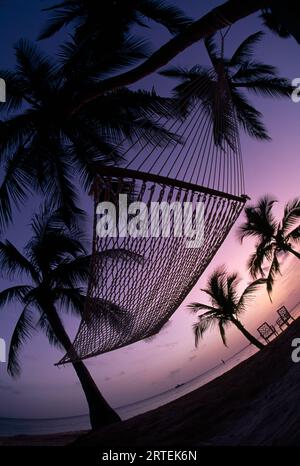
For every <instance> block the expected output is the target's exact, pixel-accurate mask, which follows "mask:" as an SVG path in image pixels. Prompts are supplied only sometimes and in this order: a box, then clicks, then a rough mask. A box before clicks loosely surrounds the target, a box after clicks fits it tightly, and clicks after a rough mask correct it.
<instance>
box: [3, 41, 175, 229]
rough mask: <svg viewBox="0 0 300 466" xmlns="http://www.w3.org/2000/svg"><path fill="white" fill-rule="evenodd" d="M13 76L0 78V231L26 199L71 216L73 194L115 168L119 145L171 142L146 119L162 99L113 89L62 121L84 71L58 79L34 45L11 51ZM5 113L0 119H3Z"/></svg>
mask: <svg viewBox="0 0 300 466" xmlns="http://www.w3.org/2000/svg"><path fill="white" fill-rule="evenodd" d="M16 57H17V67H16V70H15V71H1V72H0V74H1V76H2V77H3V79H5V80H6V82H7V102H6V103H4V104H1V110H2V111H3V115H4V118H3V120H2V121H0V163H1V170H2V171H3V173H4V176H3V177H1V184H0V227H2V229H3V228H4V226H5V225H6V224H7V223H8V222H9V221H10V220H11V218H12V206H14V205H17V206H18V205H20V204H21V203H22V202H24V201H25V200H26V198H27V197H28V195H29V194H30V193H31V192H32V191H34V192H37V193H39V194H41V195H42V196H43V197H46V198H47V199H48V198H50V199H51V202H55V203H56V205H57V207H60V208H64V209H65V212H66V213H72V212H73V213H75V214H78V213H79V209H78V207H77V205H78V186H81V187H82V189H84V190H86V191H89V189H90V187H91V184H92V182H93V180H94V177H95V175H96V174H97V173H98V171H99V167H101V165H102V164H112V163H114V164H118V163H119V162H120V161H121V160H122V151H123V150H122V147H121V146H122V144H121V143H122V142H123V141H124V140H125V139H126V138H127V139H129V140H130V139H135V138H139V139H141V140H143V138H147V140H149V138H151V141H153V143H154V144H155V143H156V142H157V138H158V136H159V140H160V139H162V140H164V138H165V139H166V140H167V141H168V140H170V138H172V136H171V135H170V134H169V133H168V131H166V130H164V129H162V128H161V127H160V126H159V124H157V123H156V122H155V121H154V120H155V119H153V118H152V117H153V115H157V114H159V115H166V114H168V111H169V105H170V99H164V98H161V97H159V96H157V95H156V94H155V92H154V91H152V92H146V91H130V90H128V89H118V90H116V91H115V92H111V93H109V94H107V95H104V96H102V97H101V98H99V99H97V100H96V101H95V102H93V103H92V104H91V105H87V106H85V107H84V109H82V110H81V111H80V112H79V113H77V114H76V115H73V117H70V115H69V114H68V108H69V106H70V105H71V103H72V101H73V99H74V97H75V96H76V94H77V92H78V91H79V90H80V89H81V88H84V87H90V86H91V85H92V81H93V79H92V78H93V75H91V74H90V71H87V72H86V74H84V73H81V74H80V79H79V76H78V75H77V74H76V73H75V74H74V75H73V76H72V77H66V76H65V74H64V72H63V71H62V69H61V67H60V66H58V65H57V63H56V62H55V61H53V60H52V59H51V58H49V57H46V56H45V55H44V54H42V53H41V52H40V51H39V50H38V49H37V48H36V47H35V46H34V45H32V44H30V43H28V42H27V41H23V40H22V41H20V42H19V43H18V45H17V46H16ZM5 112H8V114H6V113H5Z"/></svg>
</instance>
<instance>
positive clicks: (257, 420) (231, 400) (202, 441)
mask: <svg viewBox="0 0 300 466" xmlns="http://www.w3.org/2000/svg"><path fill="white" fill-rule="evenodd" d="M297 337H298V338H299V337H300V318H298V319H297V320H296V321H295V322H293V323H292V324H291V325H290V326H289V327H288V328H287V329H286V330H285V331H284V332H283V333H281V334H280V335H279V336H278V337H277V338H276V339H275V340H273V341H272V342H271V343H269V345H268V346H267V347H266V348H265V349H264V350H263V351H260V352H258V353H256V354H254V355H253V356H251V357H249V358H248V359H246V360H245V361H243V362H241V363H239V364H238V365H237V366H235V367H234V368H232V369H230V370H229V371H228V372H226V373H224V374H223V375H221V376H219V377H217V378H216V379H214V380H212V381H211V382H209V383H207V384H205V385H203V386H201V387H200V388H198V389H196V390H194V391H193V392H190V393H189V394H187V395H184V396H182V397H181V398H178V399H177V400H175V401H171V402H169V403H168V404H166V405H164V406H161V407H159V408H156V409H154V410H152V411H148V412H147V413H144V414H140V415H138V416H135V417H133V418H130V419H128V420H126V421H123V422H122V423H118V424H114V425H112V426H108V427H106V428H104V429H102V430H101V431H97V432H85V431H79V432H67V433H63V434H46V435H30V436H27V435H21V436H20V435H19V436H14V437H1V438H0V446H21V445H24V446H25V445H26V446H29V445H36V446H42V445H44V446H54V445H70V444H73V443H74V445H77V446H99V447H100V446H105V447H118V446H159V445H161V446H175V445H178V444H180V445H182V444H184V445H187V446H192V445H194V446H200V445H300V429H299V428H298V426H299V425H300V410H299V405H300V393H299V390H298V386H299V385H300V365H297V364H296V363H293V362H292V360H291V352H292V349H291V342H292V340H293V338H297Z"/></svg>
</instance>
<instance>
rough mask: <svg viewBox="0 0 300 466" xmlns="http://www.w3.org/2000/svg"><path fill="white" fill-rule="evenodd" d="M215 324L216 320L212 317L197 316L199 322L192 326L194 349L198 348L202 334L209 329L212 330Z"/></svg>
mask: <svg viewBox="0 0 300 466" xmlns="http://www.w3.org/2000/svg"><path fill="white" fill-rule="evenodd" d="M216 323H217V319H215V318H214V317H211V316H206V314H202V315H201V316H199V321H198V322H196V323H195V324H194V325H193V331H194V336H195V346H196V347H197V346H198V344H199V341H200V340H201V339H202V338H203V335H204V333H205V332H206V331H207V330H208V329H209V328H212V327H213V326H214V325H215V324H216Z"/></svg>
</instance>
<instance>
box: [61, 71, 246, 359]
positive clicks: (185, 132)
mask: <svg viewBox="0 0 300 466" xmlns="http://www.w3.org/2000/svg"><path fill="white" fill-rule="evenodd" d="M211 77H214V79H215V80H216V81H218V86H220V85H222V86H223V88H222V89H223V91H222V93H221V95H220V94H219V93H217V94H216V100H215V106H216V108H218V109H219V110H220V109H221V110H220V111H219V112H218V118H214V116H213V115H212V111H211V109H210V108H209V107H208V106H207V105H206V103H205V102H204V101H203V99H202V98H201V96H203V95H205V93H207V92H209V83H208V82H207V81H205V80H204V81H203V79H198V78H196V79H194V80H192V81H191V83H190V85H189V86H187V87H186V89H185V92H184V93H183V97H182V99H181V100H180V103H179V104H178V103H177V104H176V107H174V109H173V111H172V113H171V114H170V115H169V114H167V113H166V114H165V115H164V116H162V117H160V118H159V119H156V123H157V124H160V125H162V126H163V128H164V131H165V134H163V135H162V137H158V134H154V133H155V132H154V133H153V139H151V140H150V138H149V137H147V136H146V135H145V137H144V138H143V140H142V141H141V140H140V139H138V138H136V140H134V141H130V143H129V142H128V148H127V149H126V151H125V154H124V157H125V159H126V160H127V163H126V164H124V166H123V167H116V166H114V167H103V169H101V173H99V175H98V176H97V178H96V180H95V185H94V189H93V196H94V225H93V251H92V259H91V269H90V277H89V284H88V291H87V299H86V305H85V311H84V315H83V318H82V321H81V323H80V326H79V330H78V333H77V335H76V337H75V341H74V343H73V346H72V348H70V351H69V352H68V353H67V354H66V355H65V356H64V357H63V359H62V360H61V361H60V362H59V363H58V364H64V363H68V362H71V361H74V360H76V359H86V358H90V357H93V356H96V355H98V354H102V353H106V352H108V351H112V350H115V349H118V348H122V347H124V346H127V345H129V344H132V343H135V342H137V341H140V340H143V339H146V338H149V337H151V336H153V335H155V334H156V333H158V332H159V331H160V329H161V328H162V327H163V326H164V325H165V324H166V322H167V321H168V320H169V319H170V317H171V316H172V315H173V313H174V312H175V311H176V309H178V307H179V306H180V304H181V303H182V302H183V300H184V299H185V298H186V296H187V294H188V293H189V292H190V291H191V290H192V288H193V287H194V286H195V284H196V283H197V281H198V279H199V277H200V276H201V275H202V273H203V272H204V270H205V268H206V267H207V265H208V264H209V263H210V261H211V260H212V258H213V257H214V255H215V254H216V252H217V251H218V249H219V248H220V246H221V244H222V243H223V241H224V239H225V238H226V236H227V235H228V233H229V231H230V229H231V228H232V226H233V224H234V223H235V221H236V220H237V218H238V216H239V214H240V213H241V210H242V208H243V206H244V204H245V202H246V200H247V196H245V194H244V192H245V191H244V189H245V188H244V175H243V166H242V155H241V146H240V141H239V135H238V128H237V121H236V115H235V113H234V110H233V107H232V106H231V107H228V105H229V106H230V105H231V101H230V94H229V88H228V86H227V85H226V82H225V81H224V79H223V77H222V73H220V74H219V75H216V72H215V71H212V72H211ZM197 96H198V97H197ZM199 96H200V98H199ZM222 105H227V115H228V108H230V112H229V113H230V118H229V119H228V121H227V123H226V124H227V125H228V128H227V130H228V131H227V137H221V135H223V133H224V134H225V132H224V128H225V126H224V125H225V123H224V119H223V116H222ZM166 134H167V135H168V138H167V141H166V140H165V135H166ZM120 194H126V195H127V196H128V199H132V200H133V201H140V202H143V203H144V205H145V206H147V208H148V211H147V212H148V214H147V215H148V217H147V218H148V221H149V225H150V223H151V216H150V212H151V208H150V207H151V206H152V203H153V202H166V203H168V204H170V203H176V202H177V203H180V204H183V203H184V202H189V203H190V205H191V206H192V212H193V219H194V218H195V213H196V208H197V205H198V203H199V202H201V203H202V204H203V210H204V229H203V241H202V245H201V247H200V248H188V247H187V238H186V237H183V236H181V237H177V236H176V234H175V232H176V228H177V226H178V221H179V218H178V216H177V215H178V214H176V213H174V215H173V216H172V215H171V216H170V235H169V236H168V237H162V236H159V237H153V236H151V235H148V237H136V238H134V237H131V236H127V237H123V236H122V235H120V233H121V232H119V235H118V236H117V237H109V236H107V237H99V236H98V235H97V232H96V230H97V221H98V217H99V216H98V214H97V206H98V204H99V202H101V201H104V200H105V201H109V202H112V203H113V204H114V205H118V201H119V195H120ZM163 221H164V220H163V218H162V216H160V217H159V228H162V227H163Z"/></svg>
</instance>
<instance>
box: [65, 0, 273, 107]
mask: <svg viewBox="0 0 300 466" xmlns="http://www.w3.org/2000/svg"><path fill="white" fill-rule="evenodd" d="M272 1H273V0H243V1H241V0H229V1H227V2H225V3H224V4H223V5H220V6H218V7H217V8H215V9H213V10H212V11H210V12H209V13H208V14H206V15H205V16H203V17H202V18H200V19H198V20H197V21H195V22H194V23H192V24H191V25H190V26H188V27H187V28H186V29H185V30H184V31H183V32H181V33H179V34H178V35H177V36H176V37H174V38H173V39H171V40H170V41H169V42H167V43H166V44H165V45H163V46H162V47H161V48H160V49H159V50H157V51H156V52H155V53H154V54H153V55H151V57H150V58H148V59H147V60H146V61H145V62H144V63H142V64H141V65H139V66H137V67H135V68H133V69H132V70H130V71H128V72H126V73H123V74H120V75H118V76H113V77H112V78H108V79H105V80H103V81H102V82H101V83H99V84H98V85H97V86H96V87H95V88H94V90H93V91H92V92H90V93H87V94H86V95H81V96H79V98H78V101H77V102H75V103H74V107H73V108H72V109H70V113H71V114H74V113H76V112H78V111H79V110H80V109H81V107H82V106H83V105H86V104H87V103H89V102H91V101H93V100H95V99H96V98H98V97H99V96H101V95H102V94H104V93H105V92H108V91H112V90H113V89H116V88H120V87H123V86H128V85H130V84H133V83H135V82H137V81H139V80H140V79H142V78H145V77H146V76H148V75H149V74H151V73H154V72H155V71H157V70H159V69H160V68H161V67H162V66H165V65H166V64H167V63H169V62H170V61H171V60H172V59H173V58H175V57H176V56H177V55H178V54H179V53H181V52H183V51H184V50H185V49H187V48H188V47H190V46H191V45H192V44H194V43H195V42H198V41H200V40H201V39H204V38H205V37H207V36H209V35H211V34H214V33H215V32H217V31H218V30H220V29H222V28H224V27H226V26H228V25H230V24H234V23H235V22H237V21H239V20H240V19H242V18H245V17H246V16H249V15H251V14H252V13H255V12H256V11H259V10H261V9H262V8H267V7H268V6H270V5H271V4H272Z"/></svg>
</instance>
